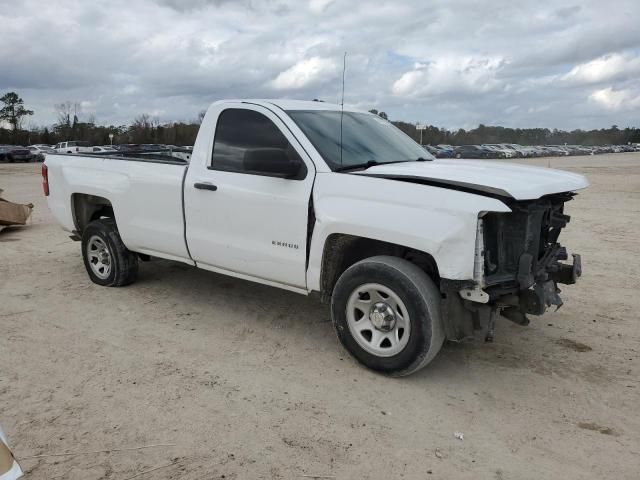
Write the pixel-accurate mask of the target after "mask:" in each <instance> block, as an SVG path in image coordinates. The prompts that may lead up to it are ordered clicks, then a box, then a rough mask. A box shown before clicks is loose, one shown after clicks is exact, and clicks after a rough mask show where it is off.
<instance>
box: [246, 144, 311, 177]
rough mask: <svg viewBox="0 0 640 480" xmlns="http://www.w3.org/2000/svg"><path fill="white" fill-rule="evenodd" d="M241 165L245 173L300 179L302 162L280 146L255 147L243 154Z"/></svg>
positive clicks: (302, 171)
mask: <svg viewBox="0 0 640 480" xmlns="http://www.w3.org/2000/svg"><path fill="white" fill-rule="evenodd" d="M243 166H244V169H245V170H246V172H247V173H255V174H258V175H266V176H269V177H278V178H290V179H301V178H303V177H304V174H305V168H304V163H303V162H302V160H300V159H299V158H296V159H291V158H289V156H288V155H287V153H286V152H285V151H284V149H282V148H256V149H253V150H247V151H246V152H245V154H244V159H243Z"/></svg>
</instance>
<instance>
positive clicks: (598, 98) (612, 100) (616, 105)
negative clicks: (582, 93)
mask: <svg viewBox="0 0 640 480" xmlns="http://www.w3.org/2000/svg"><path fill="white" fill-rule="evenodd" d="M589 100H590V101H592V102H594V103H596V104H598V105H600V106H601V107H604V108H606V109H608V110H614V111H617V110H633V109H637V108H640V92H632V91H630V90H614V89H613V88H611V87H607V88H603V89H601V90H596V91H595V92H593V93H592V94H591V95H589Z"/></svg>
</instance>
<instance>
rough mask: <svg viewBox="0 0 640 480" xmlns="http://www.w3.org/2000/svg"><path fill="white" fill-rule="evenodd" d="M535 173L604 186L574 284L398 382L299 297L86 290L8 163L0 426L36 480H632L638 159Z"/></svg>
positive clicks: (638, 457)
mask: <svg viewBox="0 0 640 480" xmlns="http://www.w3.org/2000/svg"><path fill="white" fill-rule="evenodd" d="M531 163H539V164H543V165H552V166H554V167H557V168H564V169H566V170H570V171H575V172H581V173H584V174H586V175H587V176H588V177H589V179H590V181H591V183H592V186H591V188H590V189H588V190H587V191H585V192H584V193H581V194H580V195H579V196H578V197H577V198H576V199H575V200H574V201H572V202H571V203H570V204H568V208H567V210H568V213H569V214H570V215H572V216H573V218H572V221H571V223H570V225H569V227H568V228H567V229H566V231H565V232H564V233H563V236H561V239H562V240H563V243H564V244H566V245H568V246H569V249H570V250H573V251H576V252H580V253H582V255H583V263H584V276H583V278H582V281H580V282H579V283H578V284H577V285H574V286H568V287H566V288H563V290H564V292H563V297H564V299H565V306H564V307H563V308H562V309H560V310H559V311H558V312H555V313H549V314H547V315H545V316H544V317H541V318H535V317H534V319H533V321H532V323H531V325H530V326H529V327H519V326H517V325H514V324H511V323H509V322H508V321H506V320H504V321H501V322H499V323H498V328H497V331H496V341H495V343H493V344H484V343H483V342H480V341H478V342H471V343H465V344H458V345H446V346H445V347H444V349H443V351H442V352H441V354H440V355H439V356H438V357H437V358H436V360H435V361H434V362H433V363H432V364H431V365H430V366H429V367H427V368H426V369H424V370H422V371H421V372H419V373H418V374H416V375H413V376H411V377H408V378H402V379H389V378H386V377H383V376H380V375H377V374H374V373H372V372H369V371H367V370H365V369H363V368H361V367H360V366H358V365H357V364H356V363H354V361H352V360H351V359H350V357H349V356H348V355H347V354H346V352H344V351H343V350H342V348H341V347H340V345H339V344H338V341H337V339H336V337H335V335H334V333H333V330H332V327H331V323H330V322H329V311H328V308H327V307H326V306H323V305H320V304H317V303H315V301H313V300H312V299H308V298H305V297H303V296H300V295H297V294H294V293H289V292H286V291H280V290H277V289H274V288H270V287H266V286H261V285H257V284H252V283H248V282H244V281H241V280H236V279H233V278H227V277H224V276H221V275H216V274H213V273H209V272H205V271H199V270H196V269H194V268H191V267H188V266H185V265H181V264H177V263H172V262H168V261H161V260H157V261H152V262H150V263H144V264H142V268H141V275H140V280H139V281H138V282H137V283H136V284H134V285H132V286H130V287H127V288H121V289H110V288H102V287H98V286H96V285H94V284H92V283H91V282H90V281H89V279H88V277H87V275H86V272H85V270H84V266H83V264H82V260H81V257H80V249H79V244H78V243H76V242H72V241H71V240H69V239H68V238H67V236H66V235H65V233H64V232H62V230H61V229H60V228H59V227H58V226H57V225H56V224H55V223H54V221H53V219H52V217H51V215H50V213H49V211H48V209H47V206H46V202H45V200H44V198H43V196H42V193H41V187H40V176H39V165H34V164H27V165H16V164H0V188H2V189H4V190H5V192H4V197H5V198H7V199H10V200H14V201H19V202H33V203H34V204H35V210H34V214H33V221H32V223H31V224H30V225H28V226H26V227H23V228H11V229H6V230H4V231H2V232H0V328H1V332H2V335H0V424H1V425H2V426H3V428H4V429H5V431H6V433H7V434H8V436H9V439H10V442H11V445H12V447H13V449H14V451H15V454H16V456H17V457H18V458H19V459H21V464H22V466H23V469H24V470H25V471H26V472H27V473H26V478H28V479H57V478H60V479H61V478H64V479H83V480H91V479H129V478H132V477H134V476H135V478H136V479H141V480H142V479H147V478H153V479H178V478H179V479H203V478H207V479H209V478H226V479H249V478H273V479H279V478H282V479H293V478H305V477H306V478H309V477H310V476H319V478H323V476H324V477H327V478H336V479H355V478H357V479H389V478H394V479H396V478H407V479H413V478H416V479H429V478H434V479H435V478H440V479H452V478H456V479H458V478H460V479H478V478H481V479H485V478H489V479H492V478H494V479H517V480H521V479H536V480H538V479H541V478H565V479H582V478H585V479H586V478H594V479H596V478H597V479H601V478H615V479H637V478H638V476H639V473H638V472H640V415H639V412H640V407H639V405H640V382H639V372H640V356H639V350H640V348H639V340H640V330H639V328H638V313H637V312H638V308H639V307H640V295H638V291H639V290H640V280H639V278H638V272H639V271H640V249H639V248H638V242H639V240H640V221H639V219H640V215H639V214H640V154H617V155H602V156H595V157H574V158H567V159H540V160H535V161H532V162H531ZM456 432H461V433H463V438H456V436H455V435H454V434H455V433H456ZM149 445H157V446H152V447H149V448H144V449H135V450H133V449H132V448H137V447H142V446H149ZM123 449H126V450H123ZM104 450H109V452H98V451H104ZM116 450H120V451H116ZM65 452H77V453H80V454H78V455H73V456H71V455H69V456H43V457H37V458H36V457H34V456H37V455H51V454H57V453H65ZM90 452H94V453H90ZM150 470H153V471H150ZM145 472H146V473H145Z"/></svg>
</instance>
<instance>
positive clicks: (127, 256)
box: [82, 218, 138, 287]
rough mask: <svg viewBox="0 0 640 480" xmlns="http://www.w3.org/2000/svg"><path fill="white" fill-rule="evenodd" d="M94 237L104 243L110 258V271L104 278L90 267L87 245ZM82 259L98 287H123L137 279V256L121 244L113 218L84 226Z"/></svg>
mask: <svg viewBox="0 0 640 480" xmlns="http://www.w3.org/2000/svg"><path fill="white" fill-rule="evenodd" d="M94 237H98V238H99V239H101V240H102V242H104V244H105V245H106V248H107V250H108V254H109V257H110V258H109V265H110V269H109V273H108V275H107V276H106V277H105V278H101V277H100V276H99V275H97V274H96V272H94V269H93V268H92V266H91V265H90V263H91V262H92V260H91V259H90V258H89V253H88V245H89V242H90V241H91V240H92V239H93V238H94ZM82 258H83V260H84V266H85V268H86V269H87V273H88V274H89V278H91V281H92V282H93V283H97V284H98V285H102V286H104V287H123V286H125V285H129V284H130V283H133V282H135V280H136V278H137V277H138V256H137V254H135V253H134V252H131V251H130V250H127V247H125V246H124V243H122V239H121V238H120V234H119V233H118V227H117V226H116V222H115V220H114V219H113V218H101V219H100V220H94V221H93V222H91V223H90V224H89V225H87V226H86V228H85V229H84V231H83V232H82Z"/></svg>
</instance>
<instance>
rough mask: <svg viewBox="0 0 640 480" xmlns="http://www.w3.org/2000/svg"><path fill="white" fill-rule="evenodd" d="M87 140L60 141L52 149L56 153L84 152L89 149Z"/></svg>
mask: <svg viewBox="0 0 640 480" xmlns="http://www.w3.org/2000/svg"><path fill="white" fill-rule="evenodd" d="M91 148H92V147H91V146H89V142H80V141H77V140H73V141H69V142H60V143H58V144H56V146H55V147H54V150H55V151H56V152H58V153H86V152H90V151H91Z"/></svg>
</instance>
